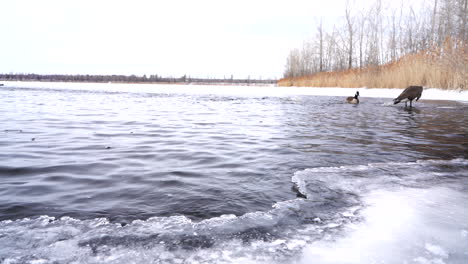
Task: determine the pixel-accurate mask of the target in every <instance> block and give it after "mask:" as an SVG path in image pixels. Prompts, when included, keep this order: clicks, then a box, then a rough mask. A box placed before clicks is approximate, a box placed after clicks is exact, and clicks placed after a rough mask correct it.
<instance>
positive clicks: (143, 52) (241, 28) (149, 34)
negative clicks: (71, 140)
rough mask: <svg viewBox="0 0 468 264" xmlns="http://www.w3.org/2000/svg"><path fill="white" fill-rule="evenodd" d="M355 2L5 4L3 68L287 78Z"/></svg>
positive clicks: (7, 70)
mask: <svg viewBox="0 0 468 264" xmlns="http://www.w3.org/2000/svg"><path fill="white" fill-rule="evenodd" d="M345 2H346V1H345V0H331V1H326V2H320V3H318V2H315V1H304V0H294V1H289V2H283V1H236V2H235V3H231V2H230V3H225V2H220V1H210V0H206V1H196V2H195V1H184V0H180V1H171V2H159V1H145V0H139V1H132V2H131V3H130V2H125V1H88V0H86V1H79V2H75V3H73V4H71V3H70V2H65V1H56V0H47V1H28V0H24V1H4V2H2V3H0V7H1V9H2V10H4V13H3V14H2V16H0V25H1V26H0V27H1V30H2V36H3V38H2V44H1V45H2V48H1V49H0V61H1V62H2V63H0V73H35V74H103V75H109V74H123V75H132V74H135V75H140V76H141V75H144V74H146V75H152V74H157V75H159V76H171V77H180V76H183V75H187V76H191V77H195V78H224V77H225V78H230V77H231V75H232V76H233V77H234V78H239V79H242V78H252V79H259V78H261V79H278V78H281V77H282V75H283V72H284V66H285V63H286V57H287V55H288V53H289V52H290V50H291V49H293V48H297V47H299V46H300V45H301V44H302V43H303V42H304V41H306V40H307V39H310V38H311V37H313V36H314V34H315V32H316V25H317V22H318V21H319V20H320V19H322V20H323V21H326V23H329V24H330V25H332V24H334V23H339V22H340V19H342V16H343V14H344V8H345ZM366 2H367V1H366ZM359 5H363V3H362V2H360V3H359ZM356 8H358V7H357V6H356Z"/></svg>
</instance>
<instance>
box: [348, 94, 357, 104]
mask: <svg viewBox="0 0 468 264" xmlns="http://www.w3.org/2000/svg"><path fill="white" fill-rule="evenodd" d="M358 97H359V91H357V92H356V94H355V95H354V97H353V96H350V97H348V98H346V102H348V103H350V104H359V98H358Z"/></svg>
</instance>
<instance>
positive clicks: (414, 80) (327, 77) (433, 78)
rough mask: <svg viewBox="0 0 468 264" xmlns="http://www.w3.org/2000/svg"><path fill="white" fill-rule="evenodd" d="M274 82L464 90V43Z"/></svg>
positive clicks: (467, 67) (467, 73)
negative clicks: (364, 66) (361, 66)
mask: <svg viewBox="0 0 468 264" xmlns="http://www.w3.org/2000/svg"><path fill="white" fill-rule="evenodd" d="M278 85H279V86H308V87H350V88H357V87H368V88H405V87H407V86H409V85H423V86H425V87H434V88H442V89H457V90H468V44H467V43H466V42H462V41H453V40H451V39H447V40H446V41H445V42H444V44H443V45H442V46H441V47H435V48H432V49H428V50H424V51H421V52H418V53H415V54H407V55H405V56H403V57H401V58H399V59H398V60H395V61H391V62H389V63H387V64H384V65H380V66H374V67H366V68H357V69H350V70H346V71H340V72H321V73H316V74H313V75H309V76H302V77H292V78H283V79H281V80H279V81H278Z"/></svg>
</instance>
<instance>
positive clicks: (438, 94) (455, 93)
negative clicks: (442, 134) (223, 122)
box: [0, 81, 468, 101]
mask: <svg viewBox="0 0 468 264" xmlns="http://www.w3.org/2000/svg"><path fill="white" fill-rule="evenodd" d="M2 83H3V84H4V86H2V87H1V88H0V89H5V88H8V87H14V88H41V89H71V90H89V91H91V90H93V91H112V92H147V93H186V94H216V95H246V96H287V95H317V96H352V95H354V91H359V93H360V95H361V97H363V98H365V97H376V98H395V97H397V96H398V95H399V94H400V93H401V91H403V89H399V88H339V87H294V86H293V87H278V86H274V85H271V86H225V85H223V86H221V85H180V84H131V83H130V84H129V83H72V82H20V81H3V82H2ZM421 100H453V101H468V91H460V90H443V89H437V88H425V89H424V92H423V95H422V97H421Z"/></svg>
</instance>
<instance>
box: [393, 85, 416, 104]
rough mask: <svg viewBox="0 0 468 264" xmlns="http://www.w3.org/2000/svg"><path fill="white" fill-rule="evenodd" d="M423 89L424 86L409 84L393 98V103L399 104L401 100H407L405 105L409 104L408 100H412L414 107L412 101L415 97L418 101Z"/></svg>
mask: <svg viewBox="0 0 468 264" xmlns="http://www.w3.org/2000/svg"><path fill="white" fill-rule="evenodd" d="M422 91H423V87H422V86H409V87H407V88H406V89H405V90H403V92H402V93H401V94H400V95H399V96H398V97H397V98H395V99H393V104H398V103H399V102H401V101H404V102H405V106H407V104H408V101H409V102H410V107H412V102H413V100H414V99H416V101H418V100H419V98H421V94H422Z"/></svg>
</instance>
